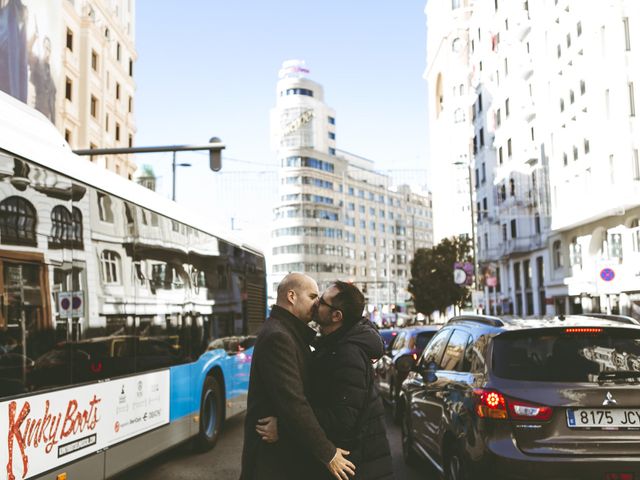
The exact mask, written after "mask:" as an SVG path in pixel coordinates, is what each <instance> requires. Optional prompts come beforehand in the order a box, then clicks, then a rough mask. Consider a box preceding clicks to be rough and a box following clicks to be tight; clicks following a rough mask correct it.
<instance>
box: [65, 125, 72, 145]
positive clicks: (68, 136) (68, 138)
mask: <svg viewBox="0 0 640 480" xmlns="http://www.w3.org/2000/svg"><path fill="white" fill-rule="evenodd" d="M64 141H65V142H67V143H71V130H69V129H68V128H65V130H64Z"/></svg>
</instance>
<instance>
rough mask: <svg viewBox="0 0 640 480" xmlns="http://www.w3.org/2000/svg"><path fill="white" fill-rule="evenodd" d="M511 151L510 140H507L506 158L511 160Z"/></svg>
mask: <svg viewBox="0 0 640 480" xmlns="http://www.w3.org/2000/svg"><path fill="white" fill-rule="evenodd" d="M512 152H513V150H512V146H511V139H509V140H507V156H508V157H509V158H511V154H512Z"/></svg>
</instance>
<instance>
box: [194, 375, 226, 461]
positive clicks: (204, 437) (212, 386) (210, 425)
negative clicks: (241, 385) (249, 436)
mask: <svg viewBox="0 0 640 480" xmlns="http://www.w3.org/2000/svg"><path fill="white" fill-rule="evenodd" d="M223 421H224V394H223V392H222V387H221V386H220V382H219V381H218V380H217V379H216V378H215V377H211V376H208V377H207V378H206V379H205V381H204V385H203V387H202V401H201V403H200V431H199V432H198V436H197V437H196V439H195V447H196V450H197V451H199V452H206V451H207V450H211V449H212V448H213V447H214V445H215V444H216V442H217V441H218V437H219V436H220V430H221V429H222V422H223Z"/></svg>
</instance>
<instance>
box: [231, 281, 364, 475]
mask: <svg viewBox="0 0 640 480" xmlns="http://www.w3.org/2000/svg"><path fill="white" fill-rule="evenodd" d="M317 299H318V285H317V284H316V282H315V281H314V280H313V279H312V278H311V277H308V276H307V275H303V274H300V273H290V274H289V275H287V276H286V277H285V278H284V279H283V280H282V282H281V283H280V285H279V286H278V297H277V300H276V304H275V305H274V306H273V307H272V309H271V315H270V317H269V319H268V320H267V321H266V322H265V324H264V326H263V327H262V330H261V331H260V333H259V334H258V338H257V341H256V344H255V348H254V352H253V360H252V362H251V376H250V379H249V395H248V399H247V414H246V418H245V432H244V448H243V451H242V474H241V477H240V478H241V479H242V480H263V479H265V480H270V479H274V480H276V479H277V480H298V479H300V478H303V476H304V475H305V474H306V472H307V470H308V467H309V465H310V464H312V465H316V466H318V468H319V469H322V470H323V473H326V475H327V478H335V479H337V480H347V479H348V475H353V470H354V466H353V464H352V463H351V462H350V461H349V460H347V459H346V458H345V456H346V455H348V454H349V452H348V451H346V450H343V449H341V448H336V447H335V446H334V444H333V443H332V442H331V441H330V440H329V439H328V438H327V435H326V434H325V432H324V431H323V430H322V428H321V426H320V425H319V424H318V420H317V419H316V417H315V415H314V412H313V410H312V409H311V406H310V404H309V401H308V400H307V393H308V391H309V388H310V381H311V375H310V363H311V350H310V348H309V343H310V342H311V341H312V340H313V339H314V338H315V336H316V332H315V331H314V330H313V329H311V328H309V327H308V326H307V325H306V324H307V323H309V322H310V321H311V319H312V316H313V311H314V310H315V306H316V302H317ZM267 415H275V416H276V417H277V418H278V426H279V432H278V434H279V435H278V436H279V438H278V441H277V442H276V441H274V439H271V440H269V439H265V436H264V435H262V434H261V433H260V428H261V427H260V425H263V424H264V422H265V418H264V417H267ZM256 425H258V428H256ZM261 437H262V438H261Z"/></svg>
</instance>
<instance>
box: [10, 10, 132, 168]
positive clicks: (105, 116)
mask: <svg viewBox="0 0 640 480" xmlns="http://www.w3.org/2000/svg"><path fill="white" fill-rule="evenodd" d="M0 18H2V19H3V20H4V21H3V24H4V25H6V26H7V28H6V33H7V41H6V42H0V90H3V91H5V92H7V93H9V94H11V95H13V96H14V97H16V98H18V99H20V100H22V101H24V102H26V103H27V104H29V105H31V106H33V107H35V108H36V109H37V110H39V111H40V112H42V113H43V114H44V115H45V116H46V117H48V118H49V120H50V121H51V122H52V123H54V124H55V125H56V127H57V128H58V129H59V130H60V132H61V133H63V134H64V137H65V139H66V140H67V142H68V143H69V145H70V146H71V148H73V149H85V148H108V147H126V146H131V145H132V144H133V138H134V135H135V132H136V128H135V121H134V117H133V108H134V101H133V98H134V92H135V82H134V80H133V65H134V63H135V60H136V51H135V43H134V38H135V37H134V25H135V0H92V1H89V0H50V1H46V2H43V1H36V0H21V1H14V0H10V1H8V2H2V6H0ZM90 159H91V161H95V162H97V163H99V164H101V165H104V166H105V167H106V168H108V169H110V170H112V171H114V172H116V173H118V174H119V175H122V176H124V177H127V178H132V175H133V172H134V171H135V169H136V165H135V163H134V162H133V161H132V160H131V159H130V158H129V157H128V156H124V155H120V156H100V157H98V156H95V157H90Z"/></svg>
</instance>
